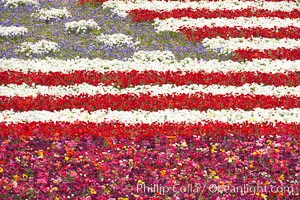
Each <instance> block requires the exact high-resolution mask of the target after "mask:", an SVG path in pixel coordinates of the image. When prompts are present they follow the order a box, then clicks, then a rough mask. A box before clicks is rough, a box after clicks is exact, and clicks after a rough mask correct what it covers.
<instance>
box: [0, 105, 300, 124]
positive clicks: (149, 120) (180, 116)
mask: <svg viewBox="0 0 300 200" xmlns="http://www.w3.org/2000/svg"><path fill="white" fill-rule="evenodd" d="M50 121H53V122H62V121H63V122H71V123H72V122H75V121H83V122H94V123H103V122H107V123H111V122H119V123H124V124H128V125H129V124H139V123H145V124H153V123H161V124H162V123H166V122H170V123H185V124H195V123H203V124H205V121H218V122H225V123H229V124H232V123H243V122H251V123H262V122H270V123H274V124H276V122H284V123H299V122H300V109H299V108H294V109H289V110H283V109H279V108H278V109H260V108H256V109H254V110H252V111H245V110H232V109H230V110H225V109H224V110H207V111H205V112H201V111H195V110H177V109H166V110H160V111H156V112H151V111H143V110H137V111H112V110H97V111H94V112H90V113H89V112H87V111H84V110H83V109H72V110H69V109H65V110H60V111H54V112H50V111H27V112H14V111H3V112H0V122H6V123H26V122H50Z"/></svg>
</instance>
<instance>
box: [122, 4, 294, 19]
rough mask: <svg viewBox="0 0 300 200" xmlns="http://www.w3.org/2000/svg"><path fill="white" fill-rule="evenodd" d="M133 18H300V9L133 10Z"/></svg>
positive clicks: (131, 13)
mask: <svg viewBox="0 0 300 200" xmlns="http://www.w3.org/2000/svg"><path fill="white" fill-rule="evenodd" d="M128 15H129V16H130V17H131V20H132V22H144V21H154V20H155V19H160V20H163V19H167V18H182V17H188V18H193V19H196V18H206V19H208V18H219V17H222V18H228V19H230V18H237V17H276V18H282V19H284V18H299V16H300V9H294V10H292V11H282V10H277V11H273V10H272V11H271V10H266V9H256V8H253V7H250V8H245V9H241V10H226V9H217V10H210V9H207V8H203V9H199V8H197V9H194V8H182V9H173V10H170V11H161V10H160V11H157V10H150V9H133V10H130V11H129V14H128Z"/></svg>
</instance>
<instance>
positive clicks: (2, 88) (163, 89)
mask: <svg viewBox="0 0 300 200" xmlns="http://www.w3.org/2000/svg"><path fill="white" fill-rule="evenodd" d="M197 93H204V94H212V95H234V96H235V95H266V96H275V97H281V96H287V95H295V96H299V97H300V86H297V87H288V86H279V87H275V86H271V85H259V84H256V83H253V84H244V85H242V86H224V85H199V84H189V85H181V86H177V85H174V84H164V85H152V84H151V85H137V86H135V87H128V88H122V89H121V88H118V87H114V86H103V85H96V86H94V85H89V84H87V83H83V84H79V85H78V84H76V85H68V86H45V85H32V86H29V85H27V84H25V83H23V84H22V85H16V84H9V85H0V95H1V96H9V97H12V96H21V97H26V96H33V97H35V96H37V95H55V96H67V95H77V96H78V95H81V94H86V95H96V94H98V95H106V94H111V95H120V94H132V95H134V96H135V95H142V94H148V95H149V96H157V95H172V94H188V95H195V94H197Z"/></svg>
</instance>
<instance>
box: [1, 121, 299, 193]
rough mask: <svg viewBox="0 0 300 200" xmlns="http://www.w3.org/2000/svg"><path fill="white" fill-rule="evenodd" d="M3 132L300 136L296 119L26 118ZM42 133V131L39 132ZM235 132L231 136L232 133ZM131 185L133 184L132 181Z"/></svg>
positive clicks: (23, 134) (4, 126)
mask: <svg viewBox="0 0 300 200" xmlns="http://www.w3.org/2000/svg"><path fill="white" fill-rule="evenodd" d="M0 128H1V130H2V131H1V134H2V136H18V137H28V136H32V135H36V136H40V137H42V136H44V137H46V138H49V137H50V138H51V137H53V136H56V137H58V138H59V137H63V136H66V135H68V136H71V137H72V138H74V139H76V137H81V136H82V137H83V138H84V137H90V136H96V137H109V138H110V137H117V138H135V139H137V140H138V139H141V138H155V137H156V136H161V135H166V136H181V137H188V136H192V135H195V134H196V135H199V136H200V137H205V136H211V137H216V138H217V137H221V138H222V137H224V135H226V134H231V138H236V137H238V136H247V137H248V139H246V141H248V140H249V139H250V138H251V136H262V135H278V136H288V135H290V136H293V137H296V138H299V129H300V124H299V123H283V122H277V123H276V125H275V124H274V123H270V122H264V123H253V122H248V121H245V122H242V123H233V124H231V123H225V122H218V121H213V122H211V121H205V122H204V121H203V122H200V123H196V124H186V123H164V124H157V123H153V124H144V123H139V124H134V125H126V124H123V123H118V122H111V123H105V122H103V123H93V122H82V121H75V122H73V123H70V122H39V121H37V122H27V123H6V122H0ZM41 133H42V134H41ZM233 136H234V137H233ZM131 187H132V185H131Z"/></svg>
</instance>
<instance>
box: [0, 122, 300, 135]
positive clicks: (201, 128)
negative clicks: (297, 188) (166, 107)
mask: <svg viewBox="0 0 300 200" xmlns="http://www.w3.org/2000/svg"><path fill="white" fill-rule="evenodd" d="M0 130H1V131H0V135H1V136H9V135H17V136H30V135H40V134H43V135H44V136H45V137H53V136H54V135H56V136H62V135H68V136H74V137H77V136H84V135H93V136H102V137H103V136H104V137H118V138H132V137H135V138H146V137H155V136H161V135H167V136H174V135H178V136H191V135H203V134H205V135H211V136H213V137H218V136H222V135H225V134H234V135H236V136H238V135H241V136H245V135H255V136H259V135H295V136H299V135H300V132H299V130H300V124H297V123H281V122H280V123H276V125H275V126H274V124H270V123H260V124H252V123H241V124H228V123H223V122H207V123H205V124H201V123H199V124H174V123H165V124H163V125H158V124H139V125H125V124H121V123H101V124H97V123H86V122H76V123H68V122H60V123H53V122H49V123H42V122H41V123H39V122H30V123H17V124H6V123H0Z"/></svg>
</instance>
